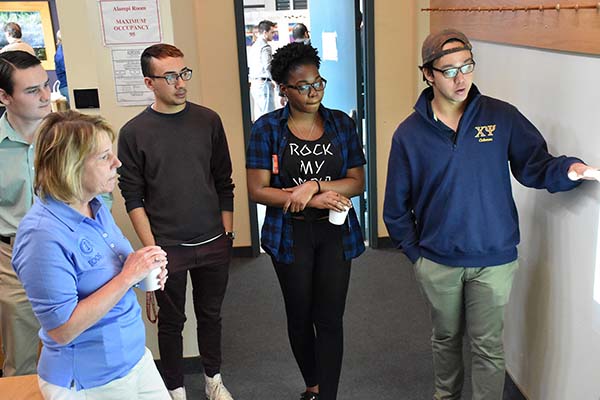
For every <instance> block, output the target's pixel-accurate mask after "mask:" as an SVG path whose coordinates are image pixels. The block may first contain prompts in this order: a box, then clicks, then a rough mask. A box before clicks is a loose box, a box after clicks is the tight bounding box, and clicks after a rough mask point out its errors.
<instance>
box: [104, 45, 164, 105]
mask: <svg viewBox="0 0 600 400" xmlns="http://www.w3.org/2000/svg"><path fill="white" fill-rule="evenodd" d="M143 51H144V47H129V48H113V49H112V50H111V53H112V63H113V73H114V79H115V92H116V94H117V104H118V105H120V106H147V105H149V104H152V103H153V102H154V93H153V92H152V91H150V90H149V89H148V88H147V87H146V85H145V84H144V77H143V76H142V67H141V65H140V57H141V55H142V52H143Z"/></svg>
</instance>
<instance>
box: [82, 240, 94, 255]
mask: <svg viewBox="0 0 600 400" xmlns="http://www.w3.org/2000/svg"><path fill="white" fill-rule="evenodd" d="M79 250H81V252H82V253H83V254H85V255H86V256H87V255H89V254H92V252H93V251H94V246H92V242H90V241H89V240H88V239H87V238H81V239H79Z"/></svg>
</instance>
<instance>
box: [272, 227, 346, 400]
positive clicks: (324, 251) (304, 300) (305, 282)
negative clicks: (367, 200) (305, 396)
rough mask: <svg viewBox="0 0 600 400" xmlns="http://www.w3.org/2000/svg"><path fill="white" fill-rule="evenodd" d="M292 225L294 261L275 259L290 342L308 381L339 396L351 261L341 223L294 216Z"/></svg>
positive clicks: (328, 397)
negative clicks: (283, 261)
mask: <svg viewBox="0 0 600 400" xmlns="http://www.w3.org/2000/svg"><path fill="white" fill-rule="evenodd" d="M293 230H294V236H293V237H294V262H293V263H292V264H282V263H278V262H276V261H275V260H273V264H274V265H275V271H276V272H277V277H278V278H279V284H280V285H281V291H282V292H283V298H284V300H285V309H286V314H287V322H288V335H289V339H290V344H291V347H292V351H293V353H294V357H295V358H296V362H297V363H298V366H299V367H300V372H301V373H302V376H303V378H304V381H305V384H306V386H315V385H317V384H318V385H319V391H320V395H319V399H320V400H334V399H335V398H336V396H337V389H338V383H339V380H340V372H341V369H342V357H343V353H344V330H343V329H344V327H343V317H344V309H345V307H346V294H347V293H348V284H349V281H350V261H346V260H344V254H343V246H342V230H341V227H340V226H337V225H332V224H330V223H329V222H328V221H327V220H320V221H315V222H309V221H299V220H294V221H293Z"/></svg>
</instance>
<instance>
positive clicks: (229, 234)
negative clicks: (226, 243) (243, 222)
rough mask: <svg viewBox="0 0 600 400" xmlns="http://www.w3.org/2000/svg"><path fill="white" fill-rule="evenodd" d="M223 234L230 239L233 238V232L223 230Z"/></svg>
mask: <svg viewBox="0 0 600 400" xmlns="http://www.w3.org/2000/svg"><path fill="white" fill-rule="evenodd" d="M225 236H227V237H228V238H229V239H230V240H235V232H225Z"/></svg>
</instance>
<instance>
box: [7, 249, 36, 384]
mask: <svg viewBox="0 0 600 400" xmlns="http://www.w3.org/2000/svg"><path fill="white" fill-rule="evenodd" d="M11 258H12V247H11V246H10V245H8V244H5V243H2V242H0V336H1V337H2V352H3V353H4V365H3V367H2V372H3V374H4V376H17V375H30V374H35V373H37V356H38V347H39V341H40V340H39V337H38V331H39V330H40V324H39V322H38V320H37V318H36V317H35V315H34V314H33V310H32V309H31V304H30V303H29V300H27V296H26V295H25V289H23V286H22V285H21V282H19V280H18V279H17V276H16V274H15V271H14V270H13V269H12V266H11V264H10V260H11Z"/></svg>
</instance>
